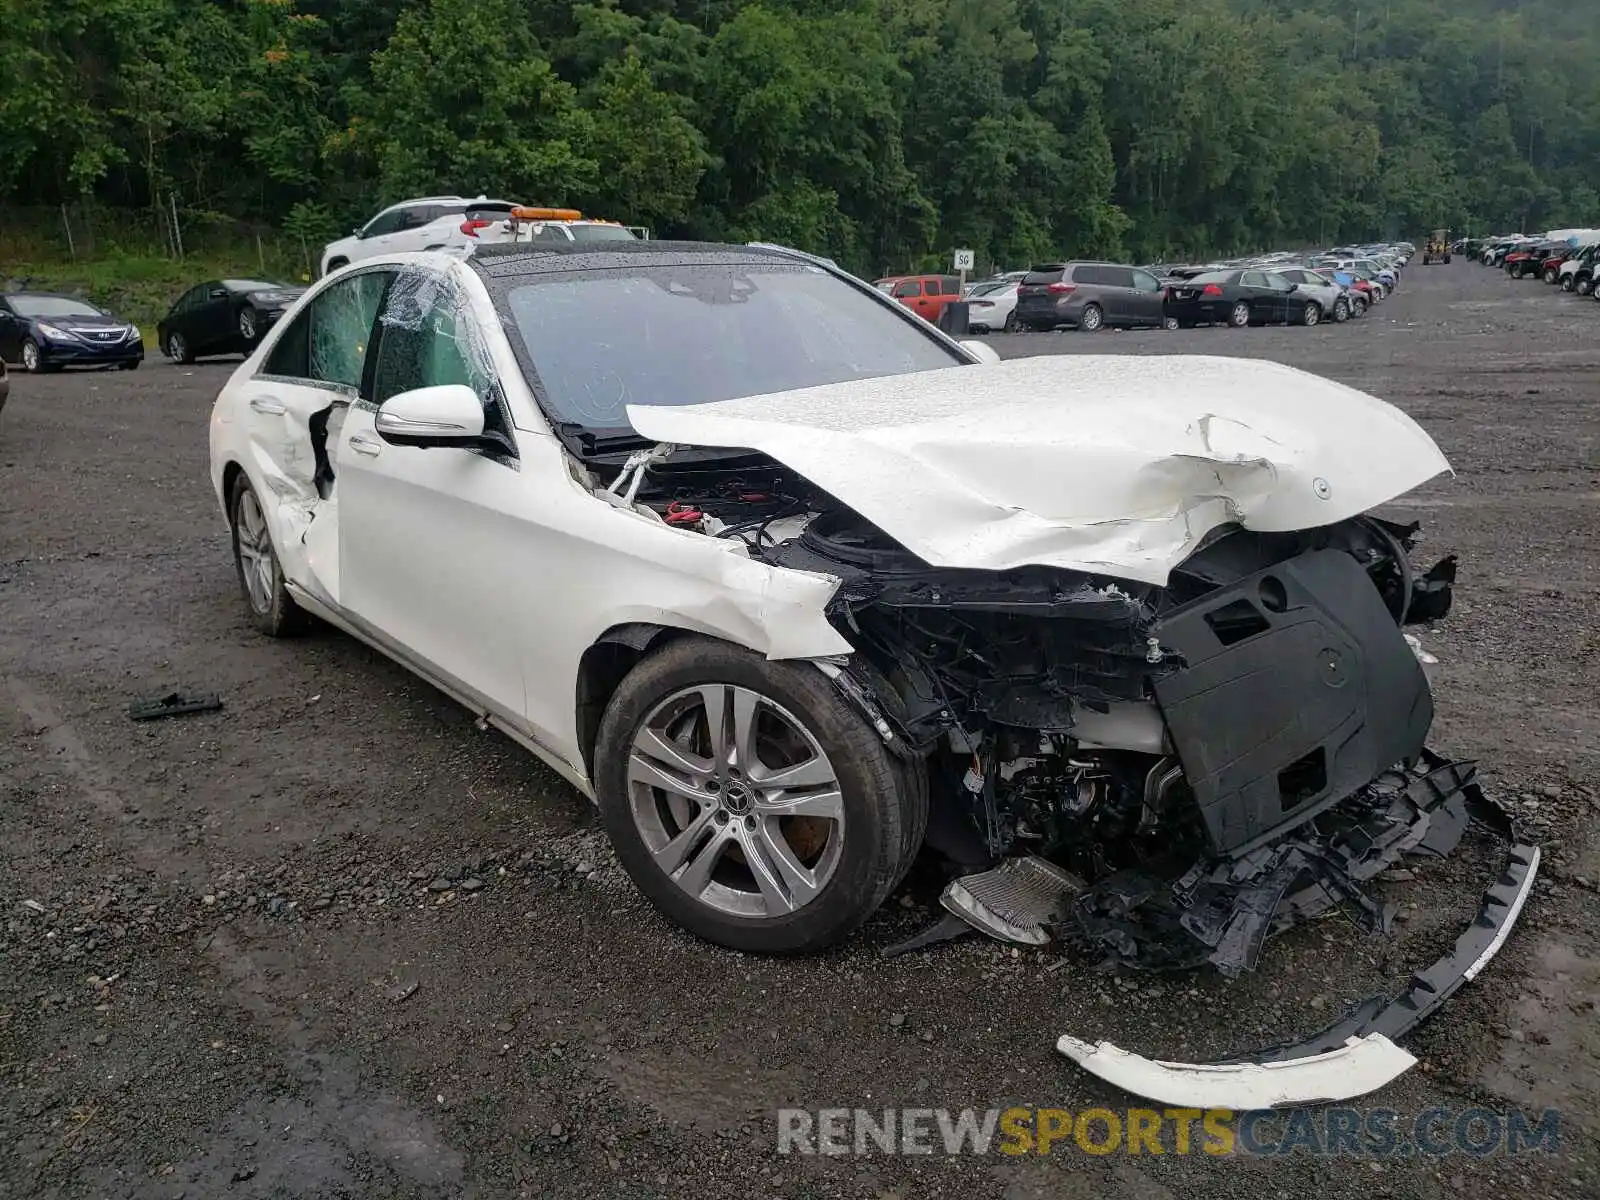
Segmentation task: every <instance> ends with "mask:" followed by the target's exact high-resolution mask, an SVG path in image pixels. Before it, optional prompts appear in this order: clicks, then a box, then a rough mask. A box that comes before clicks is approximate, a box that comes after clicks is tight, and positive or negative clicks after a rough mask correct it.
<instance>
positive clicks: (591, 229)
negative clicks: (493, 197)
mask: <svg viewBox="0 0 1600 1200" xmlns="http://www.w3.org/2000/svg"><path fill="white" fill-rule="evenodd" d="M469 225H471V226H473V228H471V229H469V228H467V226H469ZM461 232H462V233H464V234H466V235H467V236H468V238H471V239H473V241H471V242H470V243H469V247H470V246H474V245H477V246H481V245H496V244H500V243H504V242H533V243H544V244H550V243H558V244H564V243H568V242H603V241H631V240H635V239H639V240H644V239H648V238H649V236H650V231H649V230H648V229H646V228H644V227H643V226H639V225H623V224H622V223H621V222H619V221H608V220H604V219H601V218H598V217H586V216H584V215H583V213H582V212H580V211H579V210H578V209H576V208H537V207H530V206H526V205H518V206H517V207H516V208H513V209H512V210H511V211H510V213H508V214H507V215H506V217H505V219H504V220H492V219H491V220H486V219H482V218H480V219H478V220H469V221H464V222H462V225H461Z"/></svg>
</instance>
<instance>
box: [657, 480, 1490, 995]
mask: <svg viewBox="0 0 1600 1200" xmlns="http://www.w3.org/2000/svg"><path fill="white" fill-rule="evenodd" d="M637 482H638V481H635V484H636V485H637ZM636 498H637V500H638V501H639V502H640V503H642V504H645V505H647V506H648V507H649V508H650V509H652V510H653V511H655V512H657V513H658V514H659V515H660V516H661V518H662V519H663V520H664V521H665V522H667V523H668V524H670V525H674V526H677V527H679V528H685V529H690V530H694V531H697V532H701V533H704V534H706V535H708V536H712V537H721V538H733V539H739V540H740V541H742V542H743V543H744V545H745V547H746V549H747V550H748V553H749V554H750V555H751V556H752V557H755V558H758V559H760V560H762V561H764V562H767V563H770V564H773V565H776V566H781V567H785V568H790V569H795V570H802V571H810V572H817V573H824V574H827V575H831V576H833V577H836V578H838V579H839V580H841V584H840V586H839V588H838V590H837V592H836V593H835V595H834V597H833V600H832V602H831V604H830V608H829V614H828V615H829V618H830V620H831V621H832V622H833V623H834V624H835V626H836V627H837V628H838V629H839V630H840V632H841V633H842V634H843V635H844V636H845V637H846V639H847V640H848V641H850V642H851V644H852V645H854V646H855V647H857V649H858V651H859V655H858V656H857V657H855V658H852V659H851V661H850V663H849V664H848V666H847V669H846V672H845V675H844V676H843V677H842V678H841V684H842V686H845V687H847V688H848V690H849V694H851V695H852V697H853V698H855V699H857V700H858V702H860V703H861V704H862V705H863V706H864V707H865V711H866V712H867V714H868V715H869V716H870V717H871V718H872V719H873V720H875V721H882V722H885V723H886V724H887V726H888V727H889V729H891V730H892V732H893V735H894V738H895V742H896V743H897V745H898V747H899V749H900V751H901V753H903V754H906V755H909V756H915V757H918V758H924V759H926V761H927V764H928V769H929V772H930V777H931V794H932V798H933V806H934V808H933V812H932V814H931V816H930V823H929V832H928V844H929V846H930V847H931V848H932V849H934V850H935V851H937V852H939V853H940V854H942V855H943V856H944V857H945V858H946V859H947V860H948V861H949V863H950V864H951V865H952V867H953V873H954V874H956V875H958V878H957V879H956V880H955V881H954V882H953V883H952V885H951V888H950V889H949V890H948V891H947V893H946V896H945V906H946V908H948V909H950V910H951V912H952V914H954V915H958V916H960V917H961V918H962V919H964V920H966V921H967V922H968V923H969V924H971V925H974V926H976V927H977V928H979V929H981V930H982V931H983V932H986V933H989V934H990V935H991V936H996V937H1002V938H1006V939H1007V940H1013V941H1022V942H1035V943H1037V942H1044V941H1048V940H1051V939H1052V938H1060V939H1063V940H1067V941H1072V942H1076V943H1078V944H1083V945H1087V946H1089V947H1092V948H1094V949H1096V950H1098V951H1099V952H1101V953H1103V954H1104V955H1105V956H1107V957H1108V958H1110V959H1111V960H1113V961H1116V962H1118V963H1121V964H1123V965H1126V966H1129V967H1133V968H1138V969H1154V970H1163V969H1183V968H1192V967H1195V966H1198V965H1201V964H1203V963H1206V962H1210V963H1212V964H1213V965H1215V966H1216V967H1217V968H1218V969H1219V970H1221V971H1223V972H1224V973H1226V974H1236V973H1238V972H1240V971H1244V970H1249V969H1250V968H1251V967H1253V966H1254V964H1255V962H1256V959H1257V957H1258V955H1259V954H1260V952H1261V947H1262V945H1263V943H1264V941H1265V939H1266V938H1267V937H1268V936H1269V935H1271V934H1274V933H1277V932H1280V931H1281V930H1283V929H1286V928H1288V927H1290V926H1291V925H1293V924H1295V923H1297V922H1298V921H1300V920H1303V919H1306V918H1308V917H1310V916H1312V915H1315V914H1316V913H1318V912H1321V911H1324V910H1326V909H1327V908H1329V907H1331V906H1333V905H1335V904H1340V903H1350V904H1352V905H1353V906H1354V908H1355V909H1356V910H1357V911H1358V912H1359V913H1360V914H1361V917H1362V919H1363V920H1364V921H1365V922H1366V923H1367V924H1368V925H1369V927H1371V928H1373V929H1385V928H1387V927H1388V922H1389V919H1390V914H1388V913H1386V912H1385V911H1384V910H1383V908H1382V907H1381V906H1379V905H1378V904H1377V903H1376V902H1375V901H1373V900H1371V899H1370V898H1368V897H1367V896H1366V895H1365V893H1364V892H1363V890H1362V888H1361V884H1362V882H1363V881H1364V880H1368V879H1371V878H1372V877H1373V876H1375V875H1376V874H1377V873H1379V872H1380V871H1381V870H1383V869H1384V868H1385V867H1386V866H1388V865H1390V864H1391V863H1392V862H1394V861H1395V860H1396V859H1397V858H1398V857H1399V856H1400V855H1401V854H1402V853H1404V852H1407V851H1411V852H1413V853H1431V854H1446V853H1449V852H1450V850H1451V849H1453V847H1454V845H1455V843H1456V841H1457V840H1458V839H1459V838H1460V836H1461V834H1462V832H1463V830H1464V829H1465V828H1466V826H1467V824H1468V822H1469V819H1470V816H1471V813H1469V808H1476V809H1478V810H1480V815H1481V810H1482V808H1483V807H1484V806H1485V805H1487V801H1485V800H1483V798H1482V796H1481V793H1480V792H1478V790H1477V788H1476V785H1475V783H1474V782H1473V770H1472V767H1471V765H1470V764H1452V763H1447V762H1444V761H1443V760H1441V759H1438V758H1436V757H1434V756H1433V755H1431V754H1430V753H1429V752H1428V751H1427V750H1426V748H1425V739H1426V736H1427V733H1428V729H1429V726H1430V724H1431V722H1432V718H1433V704H1432V698H1431V695H1430V692H1429V688H1428V682H1427V679H1426V676H1425V674H1424V672H1423V667H1422V662H1421V661H1420V659H1421V658H1422V657H1423V655H1422V654H1421V652H1420V646H1419V644H1418V643H1417V642H1416V641H1415V639H1409V638H1408V635H1406V633H1405V632H1404V629H1405V627H1406V626H1409V625H1418V624H1423V623H1426V622H1433V621H1437V620H1440V619H1442V618H1443V617H1444V616H1445V615H1446V614H1447V613H1448V612H1449V609H1450V603H1451V586H1452V584H1453V582H1454V580H1455V575H1456V560H1455V558H1454V557H1446V558H1444V559H1442V560H1440V561H1439V562H1438V563H1436V564H1435V565H1433V566H1432V567H1431V568H1429V569H1427V570H1425V571H1423V570H1418V569H1417V568H1416V567H1415V566H1414V565H1413V564H1412V562H1411V559H1410V557H1409V552H1410V550H1411V549H1412V547H1413V546H1414V544H1415V540H1416V534H1417V530H1416V528H1415V527H1414V526H1400V525H1396V524H1393V523H1390V522H1386V521H1382V520H1379V519H1377V518H1374V517H1371V516H1361V517H1357V518H1353V519H1350V520H1345V521H1341V522H1338V523H1336V524H1333V525H1330V526H1326V527H1323V528H1318V529H1311V530H1306V531H1303V532H1296V533H1258V532H1252V531H1248V530H1245V529H1242V528H1239V527H1238V526H1228V527H1223V528H1221V529H1218V530H1214V531H1213V532H1212V533H1211V534H1210V535H1208V536H1207V537H1206V538H1204V539H1203V540H1202V542H1201V543H1200V545H1199V546H1198V547H1197V548H1196V550H1195V551H1194V552H1193V553H1192V554H1190V555H1189V557H1188V558H1187V559H1185V560H1184V561H1183V563H1182V564H1181V565H1180V566H1179V567H1178V568H1177V570H1176V571H1175V572H1174V573H1173V575H1172V577H1171V580H1170V582H1169V585H1168V586H1166V587H1158V586H1154V585H1150V584H1142V583H1135V582H1129V581H1126V580H1119V579H1114V578H1110V577H1099V576H1094V575H1088V574H1082V573H1078V572H1074V571H1068V570H1062V569H1055V568H1046V567H1025V568H1020V569H1015V570H1010V571H1003V572H996V571H984V570H970V571H969V570H959V569H951V568H938V567H931V566H929V565H928V564H927V563H925V562H923V561H922V560H921V559H919V558H918V557H917V556H916V555H914V554H912V553H911V552H909V551H907V550H905V549H904V548H903V547H901V546H899V545H897V544H896V543H895V542H894V541H892V540H891V539H890V538H889V537H888V536H887V535H885V534H883V533H882V532H881V531H880V530H878V529H877V528H876V527H875V526H874V525H873V524H871V523H870V522H868V521H866V520H865V519H863V518H862V517H860V516H859V515H857V514H856V513H854V512H852V511H851V510H849V509H848V508H846V507H844V506H842V505H841V504H840V503H839V502H838V501H836V500H834V499H833V498H831V497H829V496H827V495H826V494H824V493H820V492H818V490H817V489H815V488H812V487H811V486H810V485H809V484H808V483H807V482H806V481H805V480H803V479H801V478H800V477H798V476H797V475H796V474H795V473H793V472H791V471H789V470H788V469H787V468H785V467H783V466H782V465H780V464H778V463H776V462H774V461H772V460H771V459H769V458H767V457H766V456H764V455H749V456H742V457H740V458H738V459H736V460H730V459H729V458H727V457H723V458H721V459H714V460H709V461H704V462H699V463H697V462H696V461H694V452H693V451H687V452H680V453H679V454H677V455H674V456H672V458H671V459H670V460H668V461H662V462H659V463H657V464H655V465H654V466H653V467H652V469H651V471H650V473H649V482H648V484H647V485H645V486H644V487H643V488H642V489H641V490H640V491H639V493H638V495H637V497H636ZM1469 802H1470V803H1469ZM950 928H953V926H950V927H948V928H947V929H946V932H945V934H944V935H936V936H929V937H928V938H927V939H926V940H929V941H931V940H938V936H948V935H949V929H950Z"/></svg>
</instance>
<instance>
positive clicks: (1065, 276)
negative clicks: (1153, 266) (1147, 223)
mask: <svg viewBox="0 0 1600 1200" xmlns="http://www.w3.org/2000/svg"><path fill="white" fill-rule="evenodd" d="M1162 294H1163V290H1162V287H1161V281H1160V280H1159V279H1157V278H1156V277H1155V276H1154V275H1152V274H1150V272H1149V271H1142V270H1140V269H1139V268H1137V267H1127V266H1121V265H1119V264H1117V263H1106V262H1066V263H1043V264H1041V265H1039V266H1036V267H1034V268H1033V269H1032V270H1031V271H1029V272H1028V274H1027V276H1026V278H1024V279H1023V281H1022V285H1021V287H1019V288H1018V289H1017V309H1016V312H1017V323H1018V324H1020V325H1022V326H1024V327H1025V328H1028V329H1040V330H1042V329H1059V328H1060V327H1061V326H1063V325H1066V326H1070V327H1072V328H1076V329H1081V330H1083V331H1084V332H1085V333H1095V332H1097V331H1099V330H1100V329H1101V328H1103V327H1105V326H1111V327H1112V328H1135V327H1139V326H1145V327H1150V326H1161V325H1164V324H1165V323H1166V314H1165V312H1164V311H1163V309H1162Z"/></svg>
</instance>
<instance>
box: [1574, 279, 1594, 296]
mask: <svg viewBox="0 0 1600 1200" xmlns="http://www.w3.org/2000/svg"><path fill="white" fill-rule="evenodd" d="M1572 290H1573V291H1575V292H1577V293H1578V295H1580V296H1587V295H1588V294H1589V293H1590V292H1592V291H1594V280H1593V279H1592V278H1591V279H1580V280H1578V281H1577V282H1576V283H1574V284H1573V287H1572Z"/></svg>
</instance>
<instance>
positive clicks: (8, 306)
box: [0, 292, 144, 372]
mask: <svg viewBox="0 0 1600 1200" xmlns="http://www.w3.org/2000/svg"><path fill="white" fill-rule="evenodd" d="M0 358H3V359H5V360H6V361H8V362H20V363H21V364H22V365H23V367H25V368H26V369H27V370H29V371H33V372H39V371H54V370H58V369H59V368H61V367H67V366H82V367H121V368H122V369H123V370H124V371H131V370H133V369H134V368H135V367H137V366H138V365H139V364H140V363H141V362H143V361H144V339H143V337H142V336H141V335H140V333H139V327H138V326H137V325H134V324H131V323H129V322H127V321H124V320H121V319H120V318H118V317H114V316H112V315H111V314H110V313H108V312H106V311H105V310H104V309H102V308H97V307H96V306H95V305H93V304H90V303H89V302H88V301H87V300H82V299H79V298H78V297H76V296H60V295H56V294H54V293H51V292H5V293H3V294H0Z"/></svg>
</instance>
